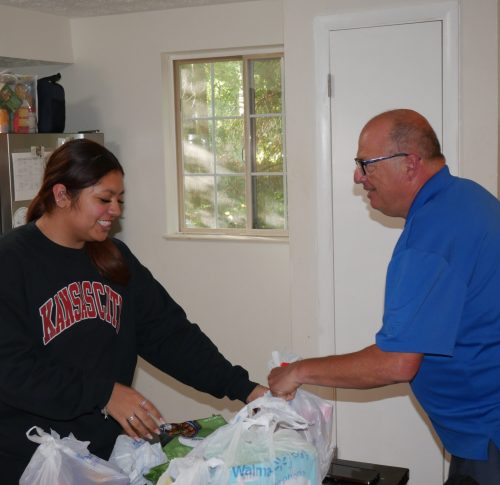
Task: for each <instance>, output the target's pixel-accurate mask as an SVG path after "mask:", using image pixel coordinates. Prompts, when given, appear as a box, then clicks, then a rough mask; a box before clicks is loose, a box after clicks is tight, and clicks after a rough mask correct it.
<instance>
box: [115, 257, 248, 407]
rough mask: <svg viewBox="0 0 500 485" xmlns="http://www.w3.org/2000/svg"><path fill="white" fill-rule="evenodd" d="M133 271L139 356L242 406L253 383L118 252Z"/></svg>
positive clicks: (150, 279)
mask: <svg viewBox="0 0 500 485" xmlns="http://www.w3.org/2000/svg"><path fill="white" fill-rule="evenodd" d="M122 250H124V251H125V252H126V253H128V254H127V260H128V261H129V264H130V266H131V269H132V281H131V284H132V285H133V290H134V291H133V293H134V295H137V297H136V299H135V303H134V305H135V306H136V308H135V311H136V315H137V333H138V335H137V338H138V349H139V354H140V355H141V357H143V358H144V359H145V360H146V361H148V362H149V363H150V364H152V365H154V366H155V367H157V368H158V369H160V370H162V371H163V372H165V373H167V374H169V375H171V376H172V377H174V378H175V379H177V380H179V381H181V382H183V383H184V384H187V385H189V386H192V387H194V388H195V389H197V390H199V391H203V392H207V393H209V394H211V395H212V396H215V397H218V398H222V397H224V396H227V397H229V398H230V399H233V400H234V399H239V400H240V401H243V402H245V401H246V398H247V397H248V395H249V394H250V392H251V391H252V390H253V389H254V387H255V386H256V385H257V384H256V383H255V382H252V381H250V380H249V377H248V372H247V371H246V370H245V369H244V368H243V367H241V366H238V365H232V364H231V363H230V362H229V361H228V360H227V359H226V358H225V357H224V356H223V355H222V354H221V353H220V352H219V350H218V349H217V347H216V346H215V344H214V343H213V342H212V341H211V340H210V339H209V338H208V337H207V336H206V335H205V334H204V333H203V332H202V330H201V329H200V328H199V326H198V325H196V324H194V323H191V322H190V321H189V320H188V319H187V317H186V314H185V312H184V310H183V309H182V308H181V307H180V306H179V305H178V304H177V303H176V302H175V301H174V300H173V299H172V298H171V297H170V295H169V294H168V293H167V291H166V290H165V289H164V288H163V287H162V286H161V285H160V283H158V282H157V281H156V280H155V279H154V278H153V276H152V275H151V273H150V272H149V270H147V269H146V268H145V267H144V266H142V265H141V264H140V263H139V262H138V261H137V259H136V258H135V257H133V256H132V255H131V253H129V252H128V251H127V249H126V248H122Z"/></svg>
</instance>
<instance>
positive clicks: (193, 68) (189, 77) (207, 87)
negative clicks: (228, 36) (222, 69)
mask: <svg viewBox="0 0 500 485" xmlns="http://www.w3.org/2000/svg"><path fill="white" fill-rule="evenodd" d="M180 84H181V92H180V99H181V112H182V116H183V118H199V117H207V116H211V114H212V108H211V104H212V96H211V83H210V64H206V63H194V64H181V66H180Z"/></svg>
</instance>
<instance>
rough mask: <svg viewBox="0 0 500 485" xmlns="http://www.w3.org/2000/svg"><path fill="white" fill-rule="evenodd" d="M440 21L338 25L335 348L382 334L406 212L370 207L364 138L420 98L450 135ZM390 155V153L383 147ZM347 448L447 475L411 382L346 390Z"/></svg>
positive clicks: (333, 45)
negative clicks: (389, 273) (372, 124)
mask: <svg viewBox="0 0 500 485" xmlns="http://www.w3.org/2000/svg"><path fill="white" fill-rule="evenodd" d="M442 31H443V24H442V22H441V21H424V22H418V23H401V24H394V25H382V26H374V27H360V28H346V29H339V30H332V31H331V32H330V73H331V76H332V98H331V123H332V133H331V136H332V138H331V140H332V203H333V213H332V214H333V258H334V261H333V262H334V295H335V303H334V312H335V315H334V321H335V346H336V349H335V350H336V353H338V354H341V353H346V352H351V351H355V350H358V349H360V348H362V347H364V346H367V345H370V344H372V343H373V342H374V335H375V333H376V332H377V330H378V329H379V328H380V326H381V321H382V312H383V300H384V285H385V274H386V268H387V264H388V261H389V259H390V255H391V253H392V249H393V247H394V245H395V243H396V240H397V238H398V236H399V234H400V233H401V229H402V227H403V223H404V221H403V220H402V219H393V218H388V217H385V216H383V215H382V214H380V213H378V212H376V211H374V210H373V209H371V207H370V205H369V202H368V200H367V198H366V197H365V195H364V193H363V190H362V188H361V187H359V186H355V185H354V183H353V172H354V162H353V158H354V157H355V155H356V149H357V138H358V135H359V132H360V130H361V128H362V126H363V125H364V124H365V122H366V121H368V119H370V118H371V117H372V116H374V115H375V114H377V113H380V112H382V111H385V110H388V109H392V108H403V107H405V108H411V109H415V110H417V111H419V112H421V113H422V114H424V115H425V116H426V117H427V118H428V119H429V121H430V122H431V124H432V126H433V127H434V128H435V129H436V131H437V134H438V137H439V138H440V140H442V127H443V50H442V45H443V33H442ZM380 155H384V154H380ZM336 430H337V445H338V450H339V457H340V458H344V459H350V460H359V461H366V462H372V463H381V464H386V465H395V466H403V467H408V468H410V477H411V478H410V483H411V484H413V485H430V484H431V485H432V484H439V483H443V453H442V447H441V444H440V442H439V441H438V440H437V439H436V437H435V436H434V433H433V431H432V429H431V426H430V425H429V423H428V422H427V418H426V416H425V414H424V413H423V412H422V411H421V409H420V408H419V406H418V403H416V401H415V399H414V398H413V397H412V395H411V391H410V389H409V386H407V385H398V386H391V387H388V388H383V389H378V390H370V391H349V390H338V392H337V422H336Z"/></svg>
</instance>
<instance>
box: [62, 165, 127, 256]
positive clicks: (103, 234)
mask: <svg viewBox="0 0 500 485" xmlns="http://www.w3.org/2000/svg"><path fill="white" fill-rule="evenodd" d="M124 192H125V190H124V186H123V175H122V173H121V172H119V171H118V170H114V171H112V172H109V173H107V174H106V175H105V176H104V177H102V178H101V179H100V180H99V182H97V183H96V184H95V185H93V186H91V187H87V188H86V189H83V190H82V191H81V192H80V194H79V195H78V197H77V198H76V199H75V200H74V201H73V203H72V204H71V207H70V208H69V210H68V211H66V212H65V215H64V217H65V228H66V229H65V237H64V239H65V241H66V245H67V246H68V247H73V248H82V247H83V246H84V244H85V243H86V242H90V241H104V240H105V239H106V238H107V237H108V236H109V231H110V230H111V226H112V223H113V221H114V220H115V219H117V218H118V217H120V215H121V213H122V207H121V206H122V204H123V196H124Z"/></svg>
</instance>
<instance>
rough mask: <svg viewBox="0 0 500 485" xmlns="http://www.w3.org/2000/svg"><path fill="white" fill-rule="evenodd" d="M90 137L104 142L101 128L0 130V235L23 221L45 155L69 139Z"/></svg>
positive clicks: (43, 166)
mask: <svg viewBox="0 0 500 485" xmlns="http://www.w3.org/2000/svg"><path fill="white" fill-rule="evenodd" d="M75 138H89V139H91V140H93V141H96V142H98V143H100V144H104V135H103V133H100V132H85V133H84V132H82V133H36V134H14V133H0V235H2V234H5V233H6V232H8V231H10V230H11V229H13V228H14V227H17V226H20V225H22V224H25V222H26V212H27V210H28V206H29V204H30V202H31V200H32V199H33V197H34V196H35V195H36V194H37V192H38V190H39V188H40V183H41V180H42V175H43V171H44V168H45V163H46V161H47V158H48V157H49V156H50V154H51V153H52V151H54V149H55V148H57V147H58V146H60V145H62V144H63V143H65V142H66V141H68V140H72V139H75Z"/></svg>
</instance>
